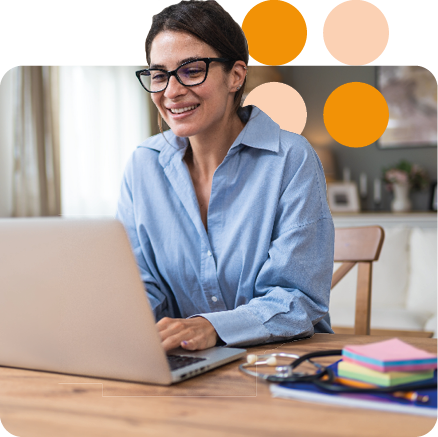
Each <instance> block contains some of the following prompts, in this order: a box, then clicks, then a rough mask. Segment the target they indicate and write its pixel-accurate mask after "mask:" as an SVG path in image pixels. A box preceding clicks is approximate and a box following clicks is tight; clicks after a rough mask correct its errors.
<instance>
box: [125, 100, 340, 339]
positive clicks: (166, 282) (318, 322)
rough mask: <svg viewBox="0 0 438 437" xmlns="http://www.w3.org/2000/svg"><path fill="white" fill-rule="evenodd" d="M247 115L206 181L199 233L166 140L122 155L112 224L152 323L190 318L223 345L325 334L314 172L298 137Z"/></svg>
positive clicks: (191, 196)
mask: <svg viewBox="0 0 438 437" xmlns="http://www.w3.org/2000/svg"><path fill="white" fill-rule="evenodd" d="M250 114H251V115H250V119H249V121H248V122H247V124H246V125H245V127H244V129H243V130H242V132H241V133H240V134H239V136H238V137H237V138H236V140H235V141H234V143H233V144H232V146H231V148H230V149H229V151H228V154H227V155H226V157H225V159H224V160H223V162H222V163H221V164H220V165H219V167H218V168H217V169H216V171H215V173H214V177H213V182H212V186H211V194H210V203H209V206H208V217H207V224H208V226H207V228H208V233H207V231H206V230H205V228H204V225H203V223H202V220H201V215H200V210H199V206H198V201H197V197H196V193H195V190H194V188H193V184H192V180H191V177H190V173H189V170H188V167H187V165H186V164H185V161H184V160H183V158H184V154H185V151H186V148H187V146H188V141H187V139H186V138H181V137H177V136H175V135H174V134H173V133H172V132H171V131H167V132H165V138H164V136H163V134H158V135H156V136H153V137H151V138H149V139H148V140H146V141H145V142H144V143H142V144H140V145H139V146H138V147H137V149H136V150H135V151H134V153H133V155H132V157H131V158H130V160H129V162H128V164H127V166H126V170H125V174H124V178H123V182H122V187H121V194H120V199H119V203H118V211H117V218H118V219H119V220H120V221H121V222H122V223H123V224H124V226H125V229H126V231H127V233H128V236H129V238H130V241H131V245H132V248H133V251H134V254H135V257H136V259H137V264H138V267H139V270H140V274H141V277H142V280H143V282H144V285H145V288H146V290H147V294H148V296H149V301H150V303H151V306H152V309H153V311H154V314H155V317H156V319H157V320H159V319H161V318H162V317H164V316H168V317H183V318H186V317H191V316H194V315H201V316H202V317H205V318H206V319H208V320H209V321H210V322H211V323H212V325H213V326H214V328H215V329H216V332H217V333H218V335H219V337H220V338H221V339H222V340H223V341H224V342H225V343H226V344H228V345H252V344H259V343H265V342H272V341H281V340H286V339H290V338H294V337H295V338H298V337H304V336H309V335H312V334H313V333H314V332H333V331H332V330H331V328H330V323H329V319H328V307H329V295H330V285H331V278H332V271H333V251H334V227H333V221H332V218H331V214H330V210H329V208H328V205H327V200H326V189H325V178H324V173H323V170H322V166H321V163H320V161H319V159H318V156H317V155H316V153H315V151H314V150H313V148H312V147H311V146H310V144H309V143H308V142H307V140H306V139H305V138H304V137H302V136H300V135H296V134H293V133H290V132H287V131H284V130H281V129H280V127H279V126H278V125H277V124H276V123H274V122H273V121H272V120H271V119H270V118H269V117H268V116H267V115H266V114H265V113H264V112H262V111H260V110H259V109H258V108H256V107H252V112H251V113H250ZM248 116H249V115H248Z"/></svg>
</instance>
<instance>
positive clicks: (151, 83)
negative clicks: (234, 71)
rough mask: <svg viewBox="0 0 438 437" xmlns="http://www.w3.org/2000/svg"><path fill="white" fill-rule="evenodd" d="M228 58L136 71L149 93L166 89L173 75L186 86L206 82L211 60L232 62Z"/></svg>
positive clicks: (202, 59) (196, 60)
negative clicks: (167, 69)
mask: <svg viewBox="0 0 438 437" xmlns="http://www.w3.org/2000/svg"><path fill="white" fill-rule="evenodd" d="M230 61H231V60H230V59H226V58H201V59H195V60H193V61H187V62H184V64H182V65H180V66H179V67H178V68H177V69H176V70H173V71H166V70H161V69H160V68H147V69H145V70H139V71H136V72H135V75H136V76H137V78H138V80H139V81H140V83H141V85H142V87H143V88H144V89H145V90H146V91H147V92H149V93H159V92H161V91H164V90H165V89H166V88H167V85H169V80H170V77H171V76H175V77H176V80H177V81H178V82H179V83H180V84H181V85H184V86H196V85H201V83H203V82H205V79H207V75H208V67H209V65H210V63H211V62H230Z"/></svg>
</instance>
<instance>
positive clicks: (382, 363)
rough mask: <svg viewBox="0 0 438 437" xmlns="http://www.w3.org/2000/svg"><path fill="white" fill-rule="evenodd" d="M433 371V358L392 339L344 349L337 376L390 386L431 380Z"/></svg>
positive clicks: (431, 355) (434, 366) (434, 364)
mask: <svg viewBox="0 0 438 437" xmlns="http://www.w3.org/2000/svg"><path fill="white" fill-rule="evenodd" d="M436 368H437V357H436V355H433V354H431V353H429V352H426V351H423V350H421V349H418V348H416V347H413V346H411V345H410V344H407V343H405V342H403V341H401V340H399V339H398V338H394V339H392V340H386V341H380V342H377V343H371V344H367V345H359V346H346V347H344V349H343V350H342V361H341V362H340V363H339V364H338V375H339V376H340V377H343V378H349V379H353V380H356V381H362V382H367V383H370V384H375V385H378V386H382V387H390V386H393V385H399V384H407V383H410V382H417V381H423V380H426V379H430V378H433V374H434V370H435V369H436Z"/></svg>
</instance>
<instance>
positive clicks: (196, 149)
mask: <svg viewBox="0 0 438 437" xmlns="http://www.w3.org/2000/svg"><path fill="white" fill-rule="evenodd" d="M243 126H244V124H243V123H242V121H241V120H240V118H239V117H238V116H237V114H234V116H233V117H232V118H231V119H230V120H229V121H228V122H227V123H226V126H221V127H220V129H215V131H214V132H211V131H210V132H208V133H206V134H199V135H196V136H194V137H189V140H190V147H189V149H188V150H187V153H186V156H185V161H186V162H187V165H188V166H189V168H190V170H191V171H192V172H195V173H196V174H197V175H198V176H199V177H200V178H202V179H207V180H211V179H212V178H213V174H214V172H215V170H216V169H217V168H218V167H219V165H220V164H221V163H222V161H223V160H224V158H225V156H226V155H227V153H228V150H230V147H231V145H232V144H233V142H234V140H235V139H236V138H237V136H238V135H239V133H240V132H241V130H242V129H243Z"/></svg>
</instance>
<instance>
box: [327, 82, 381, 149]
mask: <svg viewBox="0 0 438 437" xmlns="http://www.w3.org/2000/svg"><path fill="white" fill-rule="evenodd" d="M388 120H389V110H388V105H387V103H386V100H385V97H383V96H382V94H381V93H380V92H379V91H378V90H377V89H376V88H374V87H372V86H371V85H368V84H366V83H362V82H351V83H346V84H345V85H341V86H340V87H338V88H336V89H335V90H334V91H333V92H332V93H331V94H330V96H329V98H328V99H327V101H326V102H325V106H324V123H325V127H326V128H327V131H328V133H329V134H330V135H331V136H332V138H333V139H334V140H335V141H337V142H338V143H340V144H342V145H344V146H348V147H365V146H368V145H370V144H372V143H374V142H375V141H377V140H378V139H379V138H380V137H381V136H382V134H383V132H385V129H386V127H387V125H388Z"/></svg>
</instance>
